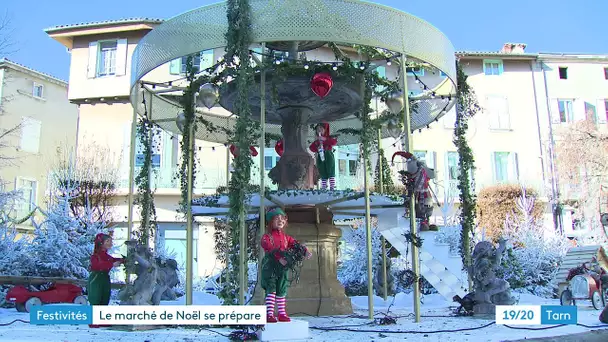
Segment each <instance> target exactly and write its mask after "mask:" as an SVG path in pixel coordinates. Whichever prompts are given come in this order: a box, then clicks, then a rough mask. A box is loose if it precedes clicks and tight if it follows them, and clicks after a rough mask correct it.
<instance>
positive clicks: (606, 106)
mask: <svg viewBox="0 0 608 342" xmlns="http://www.w3.org/2000/svg"><path fill="white" fill-rule="evenodd" d="M604 110H605V112H606V115H605V118H606V119H605V120H606V121H608V99H605V100H604Z"/></svg>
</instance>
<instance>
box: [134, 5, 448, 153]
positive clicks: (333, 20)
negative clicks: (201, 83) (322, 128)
mask: <svg viewBox="0 0 608 342" xmlns="http://www.w3.org/2000/svg"><path fill="white" fill-rule="evenodd" d="M251 12H252V22H253V25H252V26H253V42H254V43H262V42H285V41H319V42H334V43H336V44H341V45H353V44H359V45H367V46H372V47H376V48H382V49H387V50H391V51H394V52H395V53H397V54H402V55H404V56H406V58H407V59H408V60H413V61H416V62H419V63H421V64H423V65H424V66H425V68H429V69H431V70H434V71H436V72H437V73H439V72H441V73H443V74H444V75H445V78H444V79H443V80H442V81H441V82H437V83H436V84H434V85H433V86H432V87H430V89H428V90H427V91H426V92H424V93H422V94H418V95H416V96H412V100H413V103H414V104H415V108H416V110H415V111H412V114H411V115H412V117H411V124H412V129H413V130H416V129H420V128H424V127H426V126H427V125H429V124H430V123H432V122H433V121H436V120H437V119H438V118H440V117H441V116H442V115H444V114H445V113H446V112H447V111H448V110H450V108H452V106H453V105H454V103H455V101H456V97H455V93H456V63H455V52H454V47H453V46H452V44H451V43H450V41H449V40H448V39H447V37H446V36H445V35H444V34H443V33H442V32H440V31H439V30H438V29H437V28H435V27H434V26H432V25H431V24H429V23H428V22H426V21H424V20H422V19H420V18H418V17H415V16H413V15H411V14H408V13H405V12H402V11H399V10H396V9H393V8H390V7H387V6H383V5H378V4H373V3H369V2H363V1H358V0H306V1H302V0H251ZM227 29H228V23H227V18H226V3H224V2H223V3H217V4H213V5H208V6H204V7H200V8H197V9H194V10H191V11H188V12H186V13H183V14H181V15H178V16H176V17H174V18H171V19H169V20H167V21H165V22H163V23H162V24H160V25H158V26H157V27H156V28H154V29H153V30H152V31H150V33H148V34H147V35H146V36H145V37H144V38H143V39H142V40H141V41H140V42H139V44H138V46H137V48H136V49H135V52H134V54H133V58H132V64H131V65H132V69H131V102H132V103H133V105H134V106H137V105H139V103H140V102H141V98H140V96H141V95H140V86H139V85H140V81H142V80H144V79H148V77H147V76H148V74H149V73H150V72H151V71H153V70H154V69H156V68H158V67H159V66H161V65H164V64H166V63H168V62H170V61H172V60H174V59H176V58H180V57H182V56H187V55H190V54H193V53H198V52H199V51H204V50H209V49H216V48H222V47H224V46H225V33H226V31H227ZM150 78H152V77H150ZM166 81H170V80H166ZM161 82H162V81H161ZM144 89H146V90H145V91H144V92H145V93H146V95H144V96H149V97H150V98H152V97H153V99H154V100H153V103H154V104H153V107H152V109H151V110H150V112H151V117H152V119H153V121H155V122H156V123H157V124H158V125H159V126H160V127H161V128H163V129H165V130H167V131H169V132H173V133H176V134H180V131H179V130H178V128H177V125H176V123H175V117H176V115H177V114H178V113H179V112H180V111H181V108H180V105H179V102H178V101H175V98H172V97H169V96H166V94H169V92H166V93H165V95H161V94H159V93H158V92H157V91H155V90H154V89H152V87H146V88H144ZM166 90H167V91H168V90H169V89H166ZM178 93H179V91H178ZM431 94H433V96H431ZM172 95H179V94H172ZM148 102H149V101H148ZM216 109H217V108H213V109H212V110H206V109H202V108H198V110H197V111H198V115H199V116H202V117H203V118H204V119H205V120H207V121H209V122H211V123H213V124H215V125H217V126H222V127H225V128H227V129H228V130H231V129H232V127H233V126H234V124H235V122H236V116H234V115H232V116H231V115H230V114H226V111H223V112H222V111H218V110H216ZM378 110H379V111H380V110H381V108H378ZM201 126H202V125H199V129H198V131H197V139H201V140H205V141H210V142H217V143H225V142H227V141H228V136H227V134H226V133H225V132H224V131H222V130H216V131H214V132H210V131H208V130H207V129H206V128H205V127H201ZM331 126H332V128H331V129H332V132H336V131H337V130H340V129H341V128H350V129H358V128H361V120H360V119H359V118H357V117H355V116H354V113H353V115H350V116H348V117H346V118H344V119H341V120H337V121H332V122H331ZM266 131H267V132H268V133H274V134H277V135H280V133H281V131H280V126H279V125H275V124H268V123H267V124H266ZM312 133H313V132H311V134H312ZM382 135H383V137H388V136H389V135H388V131H387V130H386V129H384V130H383V132H382ZM311 138H312V136H311ZM339 141H340V144H344V145H346V144H355V143H359V142H360V141H359V137H358V136H352V135H350V136H349V135H342V136H340V139H339Z"/></svg>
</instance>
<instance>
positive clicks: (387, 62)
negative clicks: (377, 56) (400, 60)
mask: <svg viewBox="0 0 608 342" xmlns="http://www.w3.org/2000/svg"><path fill="white" fill-rule="evenodd" d="M392 64H393V62H391V59H390V58H387V59H386V65H388V66H391V65H392Z"/></svg>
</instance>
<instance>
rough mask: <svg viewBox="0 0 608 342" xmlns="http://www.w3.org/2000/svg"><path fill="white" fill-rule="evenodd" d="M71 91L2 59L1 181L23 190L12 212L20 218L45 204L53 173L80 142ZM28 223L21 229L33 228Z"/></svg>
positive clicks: (0, 64)
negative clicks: (69, 97) (59, 158)
mask: <svg viewBox="0 0 608 342" xmlns="http://www.w3.org/2000/svg"><path fill="white" fill-rule="evenodd" d="M67 92H68V84H67V82H65V81H63V80H60V79H57V78H55V77H52V76H50V75H46V74H43V73H41V72H38V71H36V70H33V69H30V68H28V67H25V66H23V65H20V64H18V63H15V62H12V61H10V60H8V59H0V134H2V135H5V134H6V135H5V136H4V137H3V141H2V161H1V162H2V165H0V180H1V181H2V185H3V187H4V190H5V191H11V190H18V191H20V193H21V197H22V198H21V200H20V201H19V203H17V205H16V210H15V212H14V213H12V214H11V215H12V216H13V217H14V219H17V220H19V221H21V220H22V219H23V218H25V217H27V216H28V215H29V214H30V213H32V212H33V211H34V209H35V208H36V207H41V208H45V207H46V199H47V195H48V192H47V190H48V188H49V184H48V182H49V172H50V170H51V168H52V166H53V165H54V163H55V162H56V160H57V158H58V157H59V156H61V155H63V154H64V153H65V152H66V151H71V150H73V149H74V147H75V145H76V137H77V121H78V111H77V108H76V105H74V104H71V103H70V102H69V101H68V99H67ZM8 132H12V133H10V134H7V133H8ZM29 222H30V221H29V220H26V221H24V222H23V223H22V224H19V225H18V227H17V228H18V229H20V230H26V231H28V230H31V229H32V227H31V225H30V224H29Z"/></svg>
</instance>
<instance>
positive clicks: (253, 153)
mask: <svg viewBox="0 0 608 342" xmlns="http://www.w3.org/2000/svg"><path fill="white" fill-rule="evenodd" d="M238 151H239V149H238V148H237V147H236V146H234V145H230V153H232V156H233V157H235V158H236V156H237V155H238V154H239V152H238ZM249 151H251V156H252V157H257V155H258V150H256V149H255V147H253V146H249Z"/></svg>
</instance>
